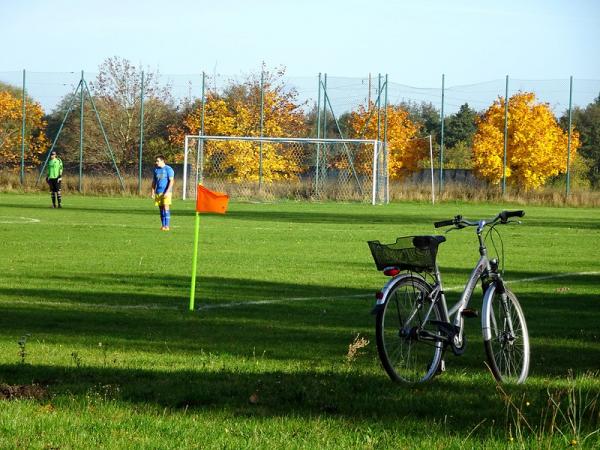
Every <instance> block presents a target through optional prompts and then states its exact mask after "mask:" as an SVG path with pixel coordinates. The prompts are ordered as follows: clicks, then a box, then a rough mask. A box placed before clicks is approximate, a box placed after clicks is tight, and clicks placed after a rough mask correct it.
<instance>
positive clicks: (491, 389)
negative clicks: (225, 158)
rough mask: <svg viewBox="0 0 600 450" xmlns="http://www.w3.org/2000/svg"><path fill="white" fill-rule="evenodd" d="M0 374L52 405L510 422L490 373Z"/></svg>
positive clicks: (63, 370) (456, 423)
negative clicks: (32, 387) (410, 376)
mask: <svg viewBox="0 0 600 450" xmlns="http://www.w3.org/2000/svg"><path fill="white" fill-rule="evenodd" d="M0 380H3V381H4V382H7V383H9V384H21V383H32V382H34V383H39V384H41V385H43V386H48V390H49V392H50V394H51V395H52V396H53V400H52V401H53V403H58V404H60V402H61V396H63V397H67V398H68V397H72V396H75V397H78V398H80V399H82V400H83V401H92V402H93V401H94V399H99V400H100V401H102V400H116V401H119V402H123V403H129V404H133V405H136V404H143V405H145V406H150V407H156V408H160V409H163V408H170V409H171V410H174V411H176V410H188V411H189V410H191V411H194V410H203V411H210V410H217V411H228V412H230V413H232V414H233V415H234V416H235V415H237V416H240V417H257V418H260V417H288V416H293V417H298V416H300V417H307V418H309V417H315V416H334V417H341V418H346V419H350V420H352V419H358V420H368V421H373V422H377V423H379V424H385V425H386V426H397V425H398V421H404V420H407V421H409V422H417V421H422V420H427V423H430V424H431V423H432V422H437V423H439V424H441V423H446V424H447V426H448V427H452V428H454V431H456V432H460V433H466V432H470V431H471V430H472V429H473V427H474V425H476V424H477V423H478V422H480V421H481V420H483V419H485V420H486V421H487V424H488V426H486V427H484V429H485V430H486V433H489V429H490V427H492V424H493V423H495V424H497V425H496V426H498V427H499V428H501V429H503V428H504V423H505V408H504V404H503V402H502V400H501V399H500V396H499V395H498V393H497V390H496V386H495V384H494V382H493V381H492V380H491V377H490V378H489V379H487V378H485V379H484V378H480V379H473V380H471V381H467V380H465V379H456V378H452V379H444V376H441V377H439V378H438V379H437V380H435V381H434V382H432V383H429V384H427V385H421V386H418V387H414V388H411V387H407V386H401V385H396V384H393V383H391V382H390V381H389V380H387V379H386V378H384V377H383V376H376V375H370V374H365V373H361V372H358V371H354V370H353V369H352V368H351V367H349V368H347V369H346V370H345V371H338V372H334V371H330V372H313V371H311V370H305V369H300V370H297V371H290V372H283V371H244V370H230V369H227V368H225V367H223V368H221V369H216V370H205V369H203V368H202V367H198V369H197V370H182V371H177V370H173V371H160V370H139V369H121V368H111V367H103V368H92V367H89V368H87V367H81V368H75V367H60V366H59V367H57V366H43V365H40V366H30V365H8V364H4V365H0ZM116 387H118V391H117V390H116V389H115V388H116ZM506 390H507V391H508V392H510V393H513V394H515V395H516V396H521V395H522V394H523V393H525V392H527V395H528V400H529V401H531V403H532V404H534V405H535V404H537V405H544V403H545V402H544V401H538V399H543V398H544V396H545V395H546V392H545V388H531V387H530V388H527V387H522V386H519V387H517V386H512V387H511V386H509V387H506ZM251 396H253V400H252V401H250V397H251ZM537 412H538V411H535V413H537ZM420 432H422V433H423V434H427V433H428V432H429V431H428V430H426V429H423V430H421V431H420Z"/></svg>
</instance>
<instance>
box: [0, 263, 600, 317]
mask: <svg viewBox="0 0 600 450" xmlns="http://www.w3.org/2000/svg"><path fill="white" fill-rule="evenodd" d="M585 275H600V272H570V273H561V274H556V275H542V276H539V277H530V278H521V279H520V280H512V281H507V282H506V283H507V284H514V283H527V282H535V281H542V280H551V279H555V278H565V277H572V276H585ZM463 287H464V286H452V287H449V288H444V291H460V290H462V289H463ZM371 296H372V294H367V293H364V294H352V295H327V296H320V297H287V298H274V299H265V300H251V301H248V302H228V303H216V304H211V305H201V306H198V307H197V308H196V310H197V311H204V310H207V309H224V308H236V307H238V306H253V305H271V304H276V303H287V302H305V301H316V300H339V299H343V298H368V297H371ZM200 301H201V300H200ZM7 303H13V304H15V303H16V304H27V305H31V302H27V301H20V300H16V301H11V302H7ZM35 303H36V304H37V305H46V306H67V307H69V306H70V307H72V306H75V305H76V306H79V307H84V308H94V309H95V308H105V309H114V310H119V309H123V310H127V309H131V310H135V309H137V310H180V309H184V307H182V306H165V305H158V304H150V305H118V304H117V305H115V304H107V303H67V302H48V301H40V302H35Z"/></svg>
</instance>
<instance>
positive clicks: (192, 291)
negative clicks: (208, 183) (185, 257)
mask: <svg viewBox="0 0 600 450" xmlns="http://www.w3.org/2000/svg"><path fill="white" fill-rule="evenodd" d="M196 195H197V194H196ZM199 228H200V214H199V213H198V212H196V220H195V222H194V251H193V256H192V282H191V286H190V311H193V310H194V302H195V300H196V272H197V268H198V235H199Z"/></svg>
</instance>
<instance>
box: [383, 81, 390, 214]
mask: <svg viewBox="0 0 600 450" xmlns="http://www.w3.org/2000/svg"><path fill="white" fill-rule="evenodd" d="M384 86H385V88H384V101H383V171H384V172H383V176H384V177H385V178H384V179H385V186H384V191H383V192H384V196H385V197H384V203H385V204H387V203H389V202H390V171H389V167H388V145H387V131H388V113H387V109H388V74H387V73H386V74H385V83H384Z"/></svg>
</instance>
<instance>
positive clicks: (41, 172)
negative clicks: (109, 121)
mask: <svg viewBox="0 0 600 450" xmlns="http://www.w3.org/2000/svg"><path fill="white" fill-rule="evenodd" d="M78 89H83V85H82V84H81V80H80V81H79V84H78V85H77V87H76V88H75V90H74V91H73V94H72V95H71V103H69V107H68V108H67V112H66V113H65V116H64V117H63V120H62V122H61V123H60V127H58V131H57V132H56V136H54V140H53V141H52V145H51V146H50V150H48V153H47V154H46V159H45V160H44V164H42V168H41V169H40V173H39V175H38V179H37V181H36V182H35V184H36V186H37V185H38V183H39V182H40V180H41V179H42V174H43V173H44V170H45V169H46V165H47V164H48V160H49V159H50V154H51V153H52V150H54V147H55V146H56V142H57V141H58V137H59V136H60V132H61V131H62V129H63V127H64V126H65V122H66V121H67V117H69V114H70V113H71V110H72V109H73V105H74V104H75V99H76V98H77V90H78Z"/></svg>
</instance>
